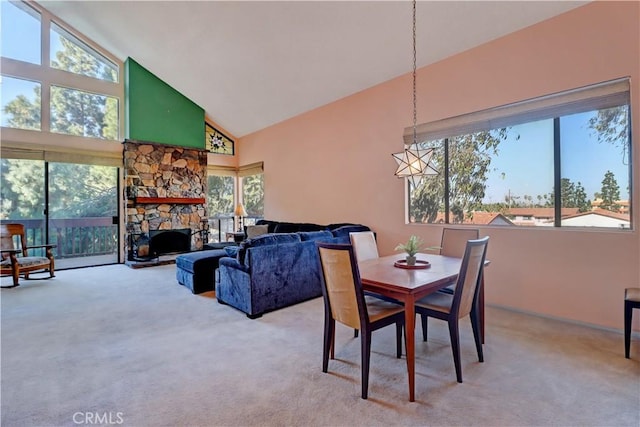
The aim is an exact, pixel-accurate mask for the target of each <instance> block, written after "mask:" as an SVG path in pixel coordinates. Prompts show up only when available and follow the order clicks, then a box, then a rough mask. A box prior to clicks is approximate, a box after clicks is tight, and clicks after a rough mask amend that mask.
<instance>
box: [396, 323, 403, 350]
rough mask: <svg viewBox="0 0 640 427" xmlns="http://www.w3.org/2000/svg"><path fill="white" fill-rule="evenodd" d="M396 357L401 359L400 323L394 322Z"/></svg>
mask: <svg viewBox="0 0 640 427" xmlns="http://www.w3.org/2000/svg"><path fill="white" fill-rule="evenodd" d="M396 357H397V358H398V359H400V358H401V357H402V322H396Z"/></svg>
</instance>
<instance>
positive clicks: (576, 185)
mask: <svg viewBox="0 0 640 427" xmlns="http://www.w3.org/2000/svg"><path fill="white" fill-rule="evenodd" d="M628 115H629V113H628V108H627V106H621V107H616V108H609V109H605V110H599V111H590V112H586V113H580V114H573V115H570V116H565V117H561V118H560V147H561V157H560V158H561V168H560V169H561V173H562V187H561V197H562V207H563V208H573V209H574V210H576V211H577V212H570V213H568V214H564V213H563V216H562V226H577V227H612V228H630V226H631V217H630V199H629V175H630V166H629V165H630V161H629V132H628V127H627V122H628Z"/></svg>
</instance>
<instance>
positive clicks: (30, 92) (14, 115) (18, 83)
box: [0, 76, 42, 130]
mask: <svg viewBox="0 0 640 427" xmlns="http://www.w3.org/2000/svg"><path fill="white" fill-rule="evenodd" d="M1 82H2V91H1V92H0V98H1V104H2V126H4V127H11V128H17V129H31V130H40V125H41V124H40V108H41V106H40V100H41V92H42V87H41V85H40V83H38V82H32V81H29V80H23V79H16V78H13V77H7V76H2V80H1Z"/></svg>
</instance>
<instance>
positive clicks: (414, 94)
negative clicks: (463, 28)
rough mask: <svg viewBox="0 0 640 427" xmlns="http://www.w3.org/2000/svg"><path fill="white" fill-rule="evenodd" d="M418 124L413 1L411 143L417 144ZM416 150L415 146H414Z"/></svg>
mask: <svg viewBox="0 0 640 427" xmlns="http://www.w3.org/2000/svg"><path fill="white" fill-rule="evenodd" d="M417 122H418V103H417V101H416V0H413V143H414V144H417V143H418V137H417V132H416V126H417ZM416 148H417V145H416Z"/></svg>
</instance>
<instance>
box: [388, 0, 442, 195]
mask: <svg viewBox="0 0 640 427" xmlns="http://www.w3.org/2000/svg"><path fill="white" fill-rule="evenodd" d="M416 99H417V98H416V0H413V143H412V144H411V145H409V147H407V148H405V149H404V151H402V152H400V153H393V154H392V156H393V158H394V159H395V161H396V163H398V168H397V169H396V172H395V175H396V176H397V177H398V178H408V179H409V181H410V182H411V184H412V185H413V187H414V188H417V187H418V186H419V185H420V183H421V182H422V178H423V177H424V176H426V175H437V174H438V171H437V170H436V169H435V168H434V167H433V166H431V165H430V161H431V157H432V156H433V149H432V148H429V149H427V150H421V149H420V146H419V145H418V137H417V134H416V126H417V118H418V113H417V110H418V107H417V101H416Z"/></svg>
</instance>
